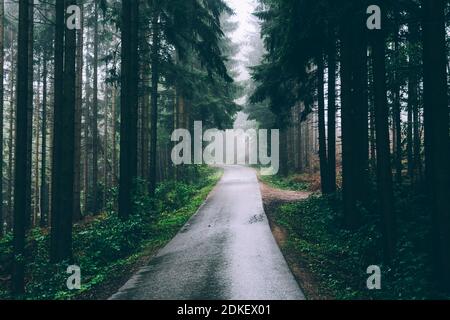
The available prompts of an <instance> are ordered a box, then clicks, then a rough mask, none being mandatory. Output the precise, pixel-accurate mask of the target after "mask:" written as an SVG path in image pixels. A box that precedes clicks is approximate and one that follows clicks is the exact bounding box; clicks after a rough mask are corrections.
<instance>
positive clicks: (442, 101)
mask: <svg viewBox="0 0 450 320" xmlns="http://www.w3.org/2000/svg"><path fill="white" fill-rule="evenodd" d="M444 3H445V1H444V0H423V1H422V10H423V17H424V20H423V66H424V81H423V85H424V121H425V166H426V168H425V169H426V180H427V190H428V191H429V197H430V199H431V203H432V227H433V232H432V234H433V253H434V254H433V258H434V259H433V260H434V268H435V277H436V282H437V283H438V285H439V287H440V288H441V289H442V290H443V291H445V292H447V293H449V292H450V274H449V272H448V270H450V197H449V195H450V154H449V153H450V150H449V146H450V140H449V113H448V93H447V74H446V62H447V61H446V59H447V56H446V42H445V21H446V20H445V14H444V11H445V10H444Z"/></svg>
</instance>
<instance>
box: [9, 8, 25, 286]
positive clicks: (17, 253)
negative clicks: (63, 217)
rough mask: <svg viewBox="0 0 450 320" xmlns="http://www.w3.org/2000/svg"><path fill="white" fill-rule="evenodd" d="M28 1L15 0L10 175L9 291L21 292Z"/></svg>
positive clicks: (22, 279) (23, 267) (22, 275)
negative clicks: (13, 125) (14, 92)
mask: <svg viewBox="0 0 450 320" xmlns="http://www.w3.org/2000/svg"><path fill="white" fill-rule="evenodd" d="M29 4H30V2H29V0H20V1H19V35H18V51H17V110H16V148H15V174H14V232H13V250H14V259H13V269H12V279H11V284H12V293H13V294H22V293H24V290H25V288H24V276H25V257H24V254H25V252H24V251H25V229H26V226H27V219H29V216H28V217H27V213H29V212H30V211H29V209H27V205H28V203H27V201H26V198H27V189H28V188H29V186H28V185H27V182H28V179H27V172H26V170H23V168H26V167H27V159H28V157H27V151H28V144H27V140H28V130H29V126H28V120H29V118H28V92H29V91H28V79H29V77H28V67H29V55H28V52H29V48H28V45H29V41H28V34H29V28H28V25H29V23H30V20H29V14H30V10H29Z"/></svg>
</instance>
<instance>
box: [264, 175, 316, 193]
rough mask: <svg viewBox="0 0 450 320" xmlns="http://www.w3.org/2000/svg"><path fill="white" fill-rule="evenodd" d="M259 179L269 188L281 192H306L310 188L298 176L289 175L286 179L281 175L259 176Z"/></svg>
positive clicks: (307, 183)
mask: <svg viewBox="0 0 450 320" xmlns="http://www.w3.org/2000/svg"><path fill="white" fill-rule="evenodd" d="M259 179H260V180H261V181H262V182H264V183H265V184H267V185H269V186H270V187H272V188H276V189H281V190H293V191H308V190H309V187H310V184H309V182H307V181H304V180H303V179H302V177H301V176H299V175H289V176H286V177H283V176H281V175H273V176H263V175H260V176H259Z"/></svg>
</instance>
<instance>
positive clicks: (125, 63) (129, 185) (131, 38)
mask: <svg viewBox="0 0 450 320" xmlns="http://www.w3.org/2000/svg"><path fill="white" fill-rule="evenodd" d="M138 12H139V6H138V4H136V3H135V2H134V1H131V0H123V1H122V24H121V25H122V52H121V56H122V65H121V84H122V85H121V108H120V113H121V117H120V118H121V122H120V185H119V216H120V217H121V218H122V219H126V218H127V217H128V216H129V215H130V214H132V213H133V197H132V193H133V184H134V180H135V179H136V176H137V153H136V152H137V151H136V150H137V108H138V100H137V93H138V63H137V59H138Z"/></svg>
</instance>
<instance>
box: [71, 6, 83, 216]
mask: <svg viewBox="0 0 450 320" xmlns="http://www.w3.org/2000/svg"><path fill="white" fill-rule="evenodd" d="M80 8H81V21H80V25H81V28H80V29H79V30H77V53H76V54H77V57H76V67H77V75H76V88H75V89H76V102H75V141H74V144H75V150H74V153H75V157H74V174H73V175H74V186H73V190H74V194H73V196H74V199H73V202H74V203H73V221H74V222H77V221H80V220H81V218H82V216H81V199H80V197H81V195H80V193H81V192H80V191H81V170H80V165H81V118H82V115H81V114H82V105H83V29H84V28H83V24H84V23H83V9H82V8H83V6H82V4H80Z"/></svg>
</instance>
